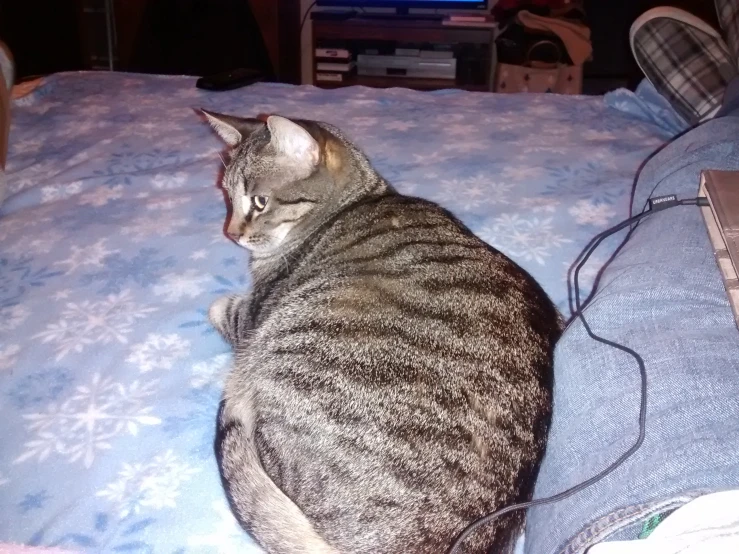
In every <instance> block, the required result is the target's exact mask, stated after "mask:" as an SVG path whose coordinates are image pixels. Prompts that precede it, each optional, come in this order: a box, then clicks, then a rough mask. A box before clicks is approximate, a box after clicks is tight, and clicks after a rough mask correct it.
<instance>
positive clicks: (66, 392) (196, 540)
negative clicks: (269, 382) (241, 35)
mask: <svg viewBox="0 0 739 554" xmlns="http://www.w3.org/2000/svg"><path fill="white" fill-rule="evenodd" d="M194 85H195V80H194V79H193V78H185V77H159V76H140V75H130V74H120V73H117V74H116V73H112V74H111V73H88V74H84V73H83V74H62V75H57V76H53V77H50V78H48V79H47V80H46V81H45V82H44V83H43V85H42V86H41V87H40V88H38V89H37V90H35V91H34V92H33V93H32V94H31V95H29V96H27V97H24V98H22V99H20V100H18V101H16V103H15V104H14V106H13V128H12V132H11V137H10V138H11V147H10V158H9V166H8V179H9V183H10V188H11V196H10V198H9V199H8V200H7V201H6V203H5V204H4V205H3V206H2V208H0V421H1V422H2V424H1V425H2V431H1V432H0V436H1V437H2V440H0V514H2V516H0V541H18V542H24V543H29V544H53V545H64V546H69V547H76V548H78V549H80V550H87V551H91V552H156V553H160V552H161V553H174V552H198V553H200V552H203V553H208V552H222V553H231V552H249V551H250V549H252V548H253V549H254V551H256V547H253V546H251V545H252V543H251V541H250V540H249V539H248V538H247V537H246V535H245V534H244V533H243V532H242V531H241V530H240V528H239V527H238V526H237V524H236V523H235V521H234V519H233V517H232V516H231V514H230V512H229V510H228V508H227V504H226V502H225V499H224V496H223V493H222V489H221V485H220V481H219V477H218V472H217V467H216V463H215V460H214V455H213V436H214V428H215V417H216V409H217V404H218V400H219V394H220V390H221V383H222V378H223V374H224V371H227V369H228V366H229V361H230V359H231V358H230V353H229V349H228V347H227V346H226V344H225V343H224V342H222V341H221V340H220V338H219V337H218V336H217V335H216V334H215V333H214V332H213V331H212V330H211V328H210V327H209V325H208V323H207V321H206V317H205V314H206V310H207V307H208V305H209V304H210V302H211V301H212V300H214V299H215V298H216V297H218V296H219V295H222V294H224V293H226V292H230V291H238V290H243V289H245V288H246V287H247V286H248V284H249V282H248V278H247V276H246V274H245V266H246V252H245V251H244V250H242V249H240V248H239V247H237V246H235V245H234V244H232V243H231V242H229V241H228V240H227V239H226V238H225V236H224V234H223V223H224V217H225V214H226V207H225V205H224V199H223V194H222V193H221V191H220V190H219V189H218V188H217V187H216V183H217V180H218V175H219V170H220V169H221V161H220V160H219V152H220V151H221V149H222V145H221V143H220V142H219V140H218V139H217V137H216V136H215V135H214V134H213V133H212V132H211V130H210V129H209V127H208V126H207V125H206V124H205V123H204V122H203V121H202V120H201V118H200V117H199V116H198V115H197V114H196V113H195V112H194V111H193V108H196V107H199V106H202V107H206V108H208V109H211V110H215V111H222V112H228V113H237V114H242V115H256V114H258V113H275V112H277V113H281V114H283V115H286V116H296V117H301V118H310V119H321V120H325V121H328V122H331V123H334V124H336V125H338V126H340V127H341V128H342V129H344V130H345V131H346V132H347V134H348V135H349V136H352V137H354V139H355V140H356V142H357V143H358V144H359V145H360V146H361V147H362V148H363V149H364V150H365V151H366V152H367V153H368V154H369V156H370V157H371V159H372V160H373V162H374V164H375V165H376V167H377V168H378V169H379V170H380V171H381V172H382V173H383V174H384V175H385V176H386V177H387V178H388V179H389V180H390V181H391V182H393V183H394V184H395V185H396V186H397V187H398V188H399V189H400V190H401V191H402V192H405V193H409V194H414V195H419V196H422V197H425V198H429V199H432V200H434V201H437V202H439V203H441V204H442V205H444V206H445V207H447V208H449V209H451V210H452V211H453V212H455V213H456V214H457V215H458V216H459V217H460V218H461V219H462V220H463V221H464V222H465V223H466V224H468V225H469V226H470V227H471V228H472V230H473V231H475V232H476V233H478V234H479V236H481V237H482V238H484V239H485V240H487V241H489V242H490V243H491V244H493V245H494V246H496V247H498V248H500V249H501V250H502V251H503V252H505V253H506V254H508V255H510V256H511V257H512V258H513V259H515V260H516V261H517V262H519V263H520V264H521V265H522V266H523V267H524V268H526V269H527V270H528V271H530V272H531V273H532V274H533V275H534V276H535V277H536V278H537V279H538V280H539V281H540V282H541V283H542V284H543V285H544V287H545V289H546V290H547V291H548V292H549V294H550V295H551V296H552V297H553V298H554V299H555V301H556V302H557V303H558V305H559V306H560V307H561V308H562V309H563V310H565V311H566V310H567V288H566V284H565V276H566V273H567V270H568V268H569V266H570V264H571V263H572V261H573V260H574V258H575V257H576V255H577V254H578V253H579V251H580V249H581V248H582V247H583V245H584V244H585V243H586V242H587V241H588V240H589V239H590V237H591V236H592V235H594V234H595V233H596V232H598V231H600V230H602V229H604V228H606V227H608V226H610V225H612V224H614V223H616V222H617V221H619V220H620V219H622V218H623V217H624V216H626V214H627V212H628V204H629V195H630V190H631V187H632V183H633V179H634V176H635V174H636V171H637V169H638V167H639V166H640V165H641V164H642V163H643V161H644V160H645V159H646V158H647V156H648V155H649V154H650V153H651V152H653V151H654V150H655V149H656V148H657V147H658V146H659V145H660V144H662V143H663V142H664V140H665V138H666V137H667V136H668V134H666V132H665V130H664V129H663V128H660V127H659V126H658V125H657V124H655V123H650V122H648V121H640V120H637V119H635V118H633V117H631V118H630V116H628V115H626V114H624V113H622V112H619V111H617V110H615V109H612V108H609V107H607V106H606V105H605V104H604V102H603V98H602V97H558V96H552V95H489V94H481V93H477V94H475V93H466V92H458V91H440V92H436V93H418V92H412V91H408V90H400V89H395V90H385V91H380V90H372V89H367V88H349V89H341V90H335V91H322V90H319V89H316V88H313V87H292V86H286V85H273V84H260V85H256V86H253V87H250V88H247V89H241V90H236V91H231V92H226V93H206V92H202V91H199V90H197V89H196V88H195V86H194ZM609 248H611V249H612V248H613V244H611V245H610V247H609ZM607 255H608V248H606V250H605V251H604V252H603V253H599V254H597V255H596V256H595V261H594V263H593V264H591V265H590V266H589V270H588V271H587V272H586V273H587V275H586V280H588V281H589V280H591V279H592V277H593V275H594V273H595V272H596V270H597V269H598V268H599V267H600V265H601V264H602V263H603V262H604V260H605V259H606V258H607Z"/></svg>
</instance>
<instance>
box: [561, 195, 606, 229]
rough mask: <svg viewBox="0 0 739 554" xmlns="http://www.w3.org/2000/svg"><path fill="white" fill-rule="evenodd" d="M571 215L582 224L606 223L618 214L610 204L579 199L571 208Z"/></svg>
mask: <svg viewBox="0 0 739 554" xmlns="http://www.w3.org/2000/svg"><path fill="white" fill-rule="evenodd" d="M568 211H569V212H570V215H571V216H572V217H574V218H575V221H576V222H577V223H579V224H580V225H600V226H602V225H605V224H606V223H608V221H609V220H610V219H611V218H613V216H615V215H616V211H615V210H614V209H613V208H612V207H611V206H609V205H608V204H602V203H598V202H593V201H591V200H579V201H578V202H577V203H576V204H575V205H574V206H572V207H571V208H570V209H569V210H568Z"/></svg>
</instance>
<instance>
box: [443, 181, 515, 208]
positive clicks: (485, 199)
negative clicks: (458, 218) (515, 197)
mask: <svg viewBox="0 0 739 554" xmlns="http://www.w3.org/2000/svg"><path fill="white" fill-rule="evenodd" d="M512 188H513V184H511V183H504V182H502V181H492V180H491V179H490V178H489V177H486V176H485V175H476V176H474V177H469V178H466V179H449V180H445V181H442V182H441V184H440V188H439V192H438V193H437V194H436V196H435V199H436V200H438V202H439V203H440V204H442V205H445V206H455V207H458V208H461V209H462V210H473V209H475V208H478V207H479V206H480V205H482V204H485V205H497V204H508V203H510V200H509V198H508V195H509V193H510V192H511V189H512Z"/></svg>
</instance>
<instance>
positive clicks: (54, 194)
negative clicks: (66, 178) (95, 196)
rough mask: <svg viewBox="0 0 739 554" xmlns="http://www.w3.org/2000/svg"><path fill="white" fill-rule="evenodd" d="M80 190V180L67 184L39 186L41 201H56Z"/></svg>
mask: <svg viewBox="0 0 739 554" xmlns="http://www.w3.org/2000/svg"><path fill="white" fill-rule="evenodd" d="M81 190H82V181H75V182H74V183H69V184H67V185H48V186H45V187H42V188H41V202H43V203H47V202H56V201H57V200H64V199H65V198H69V197H71V196H74V195H75V194H79V192H80V191H81Z"/></svg>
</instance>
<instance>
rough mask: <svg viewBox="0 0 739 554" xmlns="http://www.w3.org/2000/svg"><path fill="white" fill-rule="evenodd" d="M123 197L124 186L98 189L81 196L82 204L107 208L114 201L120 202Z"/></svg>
mask: <svg viewBox="0 0 739 554" xmlns="http://www.w3.org/2000/svg"><path fill="white" fill-rule="evenodd" d="M121 197H123V185H116V186H114V187H97V188H94V189H92V190H91V191H90V192H86V193H85V194H83V195H82V196H80V204H89V205H90V206H97V207H100V206H105V205H106V204H107V203H108V202H110V201H112V200H118V199H119V198H121Z"/></svg>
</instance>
